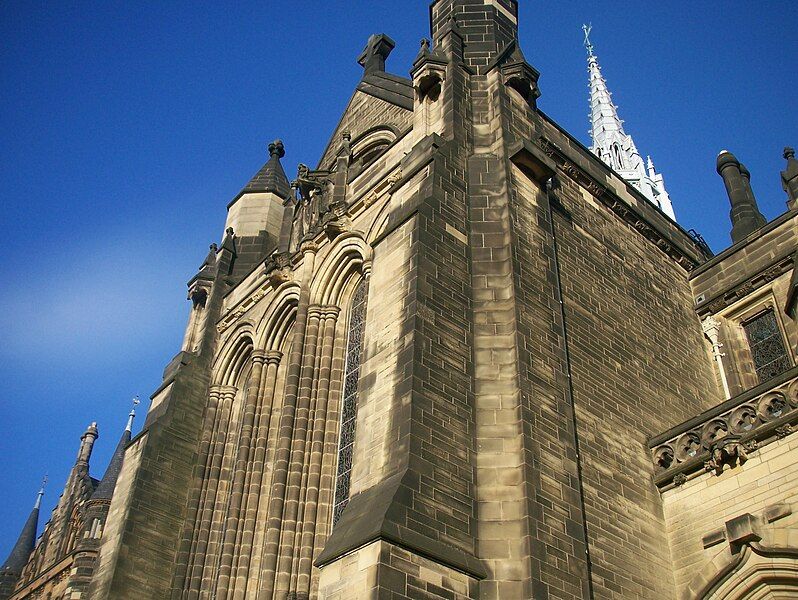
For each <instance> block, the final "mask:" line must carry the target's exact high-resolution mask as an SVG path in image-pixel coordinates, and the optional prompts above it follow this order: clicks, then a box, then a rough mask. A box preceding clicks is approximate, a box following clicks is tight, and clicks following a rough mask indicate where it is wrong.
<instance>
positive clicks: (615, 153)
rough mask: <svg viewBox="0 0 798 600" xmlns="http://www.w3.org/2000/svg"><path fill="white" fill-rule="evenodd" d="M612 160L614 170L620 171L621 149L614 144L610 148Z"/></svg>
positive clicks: (621, 164) (621, 166) (621, 163)
mask: <svg viewBox="0 0 798 600" xmlns="http://www.w3.org/2000/svg"><path fill="white" fill-rule="evenodd" d="M611 147H612V159H613V162H614V163H615V168H616V169H618V170H620V169H623V157H622V156H621V147H620V146H619V145H618V144H617V143H614V144H613V145H612V146H611Z"/></svg>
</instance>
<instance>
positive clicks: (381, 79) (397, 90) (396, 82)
mask: <svg viewBox="0 0 798 600" xmlns="http://www.w3.org/2000/svg"><path fill="white" fill-rule="evenodd" d="M357 89H358V91H361V92H363V93H364V94H368V95H369V96H374V97H375V98H379V99H380V100H385V102H390V103H391V104H394V105H396V106H399V107H401V108H404V109H405V110H413V82H412V81H410V80H409V79H405V78H404V77H398V76H396V75H391V74H390V73H385V72H375V73H369V74H368V75H365V76H364V77H363V79H362V80H361V82H360V83H359V84H358V86H357Z"/></svg>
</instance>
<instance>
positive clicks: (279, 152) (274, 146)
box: [269, 140, 285, 158]
mask: <svg viewBox="0 0 798 600" xmlns="http://www.w3.org/2000/svg"><path fill="white" fill-rule="evenodd" d="M269 156H277V158H282V157H283V156H285V146H283V142H282V140H274V141H273V142H272V143H271V144H269Z"/></svg>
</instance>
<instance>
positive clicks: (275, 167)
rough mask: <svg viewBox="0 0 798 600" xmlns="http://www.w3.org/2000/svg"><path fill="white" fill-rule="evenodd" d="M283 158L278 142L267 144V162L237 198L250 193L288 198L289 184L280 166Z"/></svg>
mask: <svg viewBox="0 0 798 600" xmlns="http://www.w3.org/2000/svg"><path fill="white" fill-rule="evenodd" d="M283 156H285V148H284V147H283V143H282V142H281V141H280V140H276V141H274V142H273V143H271V144H269V160H268V161H266V164H265V165H263V167H261V169H260V171H258V172H257V173H255V175H254V176H253V177H252V179H250V180H249V183H248V184H247V185H245V186H244V189H242V190H241V192H240V193H239V194H238V196H241V195H242V194H248V193H251V192H272V193H274V194H277V195H278V196H280V197H281V198H288V197H289V196H290V195H291V184H290V183H288V177H286V175H285V171H284V170H283V165H282V164H280V159H281V158H282V157H283Z"/></svg>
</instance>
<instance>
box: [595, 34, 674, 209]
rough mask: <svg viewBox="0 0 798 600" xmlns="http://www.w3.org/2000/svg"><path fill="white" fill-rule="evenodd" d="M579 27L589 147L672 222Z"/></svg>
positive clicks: (658, 181)
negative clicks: (584, 63) (587, 95)
mask: <svg viewBox="0 0 798 600" xmlns="http://www.w3.org/2000/svg"><path fill="white" fill-rule="evenodd" d="M582 30H583V31H584V32H585V48H586V49H587V72H588V75H589V78H590V84H589V85H590V125H591V128H590V136H591V138H592V139H593V145H592V146H591V148H590V149H591V150H592V151H593V153H594V154H595V155H596V156H598V157H599V158H600V159H601V160H602V161H604V162H605V163H606V164H608V165H609V166H610V167H612V169H614V170H615V171H616V172H617V173H618V174H619V175H620V176H621V177H623V178H624V179H625V180H626V181H628V182H629V183H630V184H632V185H633V186H634V187H636V188H637V189H638V190H640V192H642V194H643V195H644V196H645V197H646V198H647V199H648V200H650V201H651V203H652V204H654V205H655V206H657V207H658V208H659V209H660V210H661V211H662V212H664V213H665V214H666V215H668V216H669V217H670V218H671V219H673V220H674V221H675V220H676V215H675V214H674V212H673V206H672V205H671V200H670V197H669V196H668V192H667V191H666V190H665V182H664V181H663V178H662V175H660V174H658V173H657V172H656V171H655V170H654V163H653V162H652V161H651V158H650V157H649V159H648V169H646V165H645V163H644V162H643V157H642V156H641V155H640V152H638V150H637V146H635V143H634V140H633V139H632V136H631V135H629V134H627V133H626V132H625V131H624V130H623V121H622V120H621V119H620V117H619V116H618V107H617V106H615V104H614V103H613V102H612V94H611V93H610V91H609V90H608V89H607V82H606V80H605V79H604V76H603V75H602V73H601V67H599V64H598V57H596V54H595V52H594V48H593V44H592V43H591V41H590V30H591V27H590V25H582Z"/></svg>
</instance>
